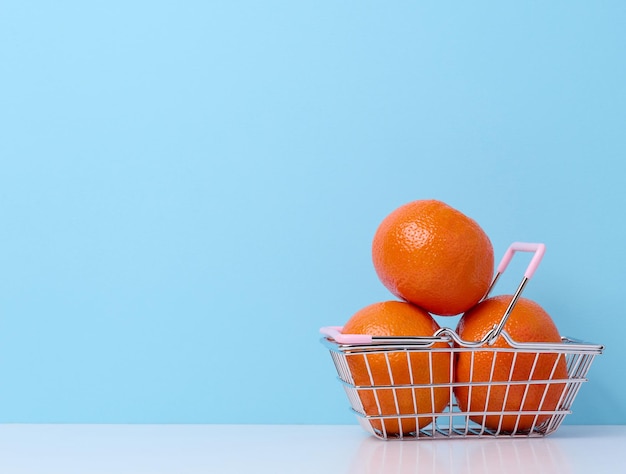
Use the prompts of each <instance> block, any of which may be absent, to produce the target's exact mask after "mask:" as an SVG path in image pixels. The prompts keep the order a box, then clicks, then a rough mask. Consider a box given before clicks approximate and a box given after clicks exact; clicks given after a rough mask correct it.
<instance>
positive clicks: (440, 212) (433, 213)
mask: <svg viewBox="0 0 626 474" xmlns="http://www.w3.org/2000/svg"><path fill="white" fill-rule="evenodd" d="M372 259H373V263H374V268H375V270H376V273H377V275H378V277H379V279H380V280H381V282H382V283H383V285H384V286H385V287H386V288H387V289H388V290H389V291H390V292H391V293H392V294H393V295H395V296H396V297H398V298H399V299H400V300H401V301H395V300H394V301H385V302H381V303H375V304H372V305H369V306H367V307H365V308H363V309H361V310H360V311H358V312H356V313H355V314H354V315H353V316H352V317H351V318H350V320H349V321H348V322H347V323H346V324H345V325H344V327H343V332H344V333H345V334H369V335H373V336H432V335H433V334H434V333H435V332H436V331H437V330H439V325H438V324H437V322H436V321H435V319H434V318H433V315H436V316H456V315H461V314H463V313H464V314H463V315H462V317H461V319H460V321H459V323H458V326H457V333H458V334H459V335H460V336H461V338H462V339H463V340H466V341H479V340H481V339H483V337H484V336H485V335H486V334H487V332H488V331H489V330H491V329H492V328H493V327H494V324H497V323H498V322H499V321H500V319H501V317H502V315H503V313H504V310H505V309H506V307H507V305H508V301H510V298H511V296H501V297H494V298H488V299H485V300H483V298H484V297H485V295H486V292H487V291H488V288H489V285H490V282H491V279H492V277H493V271H494V254H493V246H492V244H491V241H490V239H489V237H488V236H487V234H486V233H485V232H484V230H483V229H482V228H481V227H480V226H479V225H478V224H477V223H476V222H475V221H474V220H473V219H471V218H470V217H468V216H466V215H464V214H463V213H461V212H460V211H458V210H456V209H454V208H453V207H451V206H449V205H447V204H445V203H443V202H441V201H437V200H418V201H413V202H410V203H408V204H405V205H403V206H401V207H399V208H398V209H396V210H394V211H393V212H392V213H391V214H389V215H388V216H387V217H386V218H385V219H384V220H383V221H382V222H381V224H380V226H379V227H378V229H377V230H376V233H375V235H374V239H373V244H372ZM504 330H505V331H506V332H507V333H508V334H509V335H510V336H511V337H512V338H513V339H514V340H516V341H517V342H560V336H559V333H558V331H557V329H556V326H555V325H554V323H553V321H552V319H551V318H550V316H549V315H548V314H547V313H546V312H545V311H544V310H543V309H542V308H541V307H540V306H539V305H537V304H536V303H534V302H532V301H530V300H528V299H524V298H521V299H520V300H518V302H517V304H516V306H515V308H514V310H513V312H512V313H511V315H510V317H509V319H508V320H507V323H506V325H505V327H504ZM494 346H495V347H506V346H507V343H506V341H504V339H503V338H502V336H499V338H498V339H497V340H496V342H495V344H494ZM440 347H449V346H448V345H447V344H446V343H438V344H436V345H435V346H434V348H435V349H437V348H440ZM366 357H367V361H366V359H365V357H349V358H348V365H349V368H350V371H351V373H352V376H353V379H354V383H355V385H358V386H372V387H376V386H389V385H394V384H395V385H398V384H400V385H408V384H410V385H415V384H443V386H442V387H441V388H438V389H435V390H433V391H432V392H431V391H430V389H428V388H399V389H395V390H392V389H389V388H386V389H378V390H376V391H375V392H374V391H373V390H362V391H360V392H359V397H360V400H361V403H362V405H363V409H364V411H365V414H366V415H376V416H381V415H382V416H384V415H396V416H397V418H389V419H386V420H385V421H384V424H383V423H381V421H380V420H379V419H373V421H372V426H373V427H374V428H375V429H378V430H384V431H385V432H386V433H387V434H388V435H394V434H408V433H410V432H414V431H415V430H416V429H419V428H422V427H424V426H426V425H428V424H429V423H431V422H432V421H433V419H434V416H435V415H436V414H437V413H440V412H441V411H443V410H444V409H445V407H446V406H448V405H449V404H450V402H451V400H450V389H449V386H450V385H448V387H446V386H445V384H450V383H451V382H457V384H455V388H454V395H455V398H456V399H457V403H458V405H459V408H460V409H461V410H462V411H470V412H482V411H516V410H517V411H519V410H520V409H523V410H554V409H555V408H556V405H557V404H558V401H559V399H560V397H561V393H562V391H563V386H562V385H560V384H550V386H549V387H546V385H543V386H542V385H532V386H531V385H528V387H530V388H529V389H526V385H524V384H512V385H510V387H509V388H508V389H507V388H506V384H501V385H499V384H497V383H496V384H495V386H496V388H493V387H492V389H491V390H487V388H486V386H484V385H482V386H481V385H477V386H472V387H471V389H470V384H471V383H473V382H486V381H491V382H498V381H502V382H506V381H511V380H512V381H524V380H529V379H536V380H548V379H551V378H554V379H563V378H566V375H567V370H566V367H565V362H564V360H562V359H561V360H560V361H558V363H557V365H556V368H555V369H554V370H553V367H554V365H555V364H554V363H555V359H554V357H556V356H550V355H545V354H544V355H541V357H538V358H537V360H536V361H535V356H534V355H533V354H524V355H522V356H521V357H520V355H518V356H517V358H516V360H515V361H514V360H513V355H512V353H508V354H507V353H504V352H502V353H499V355H498V356H497V357H498V359H497V364H494V363H493V357H494V355H493V352H492V351H480V350H478V351H472V352H459V353H458V354H457V357H455V358H453V357H452V351H449V352H448V351H423V352H422V353H418V352H411V353H409V352H406V353H391V354H390V355H389V356H388V357H387V358H386V357H385V355H383V354H369V355H367V356H366ZM513 362H515V366H514V370H512V369H513ZM494 365H495V366H496V367H497V368H496V369H495V370H493V369H492V366H494ZM462 384H466V385H462ZM431 394H432V395H431ZM535 418H536V417H534V416H532V415H529V416H527V417H517V416H511V417H507V416H495V415H494V416H472V419H473V420H474V421H477V422H478V423H481V424H483V425H484V426H486V427H488V428H492V429H494V430H500V431H512V430H524V429H528V428H529V427H530V426H532V425H533V423H540V422H541V421H542V418H541V417H537V419H535ZM416 420H417V421H416Z"/></svg>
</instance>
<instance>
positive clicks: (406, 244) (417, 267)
mask: <svg viewBox="0 0 626 474" xmlns="http://www.w3.org/2000/svg"><path fill="white" fill-rule="evenodd" d="M372 259H373V262H374V268H375V270H376V273H377V274H378V277H379V278H380V280H381V282H382V283H383V285H385V287H387V289H388V290H389V291H391V293H393V294H394V295H396V296H397V297H399V298H402V299H404V300H406V301H408V302H410V303H414V304H416V305H417V306H419V307H421V308H424V309H425V310H426V311H429V312H430V313H433V314H436V315H440V316H453V315H456V314H461V313H462V312H464V311H466V310H468V309H469V308H471V307H472V306H474V305H475V304H476V303H478V301H480V299H481V298H482V297H483V296H484V295H485V293H486V292H487V289H488V287H489V284H490V282H491V278H492V277H493V268H494V260H493V246H492V245H491V241H490V240H489V237H487V234H486V233H485V232H484V231H483V229H482V228H481V227H480V226H479V225H478V224H477V223H476V222H475V221H474V220H473V219H471V218H469V217H467V216H466V215H465V214H463V213H461V212H460V211H458V210H456V209H454V208H453V207H450V206H449V205H447V204H445V203H443V202H441V201H436V200H419V201H413V202H410V203H408V204H405V205H403V206H401V207H399V208H398V209H396V210H394V211H393V212H392V213H391V214H389V215H388V216H387V217H385V219H383V221H382V222H381V223H380V225H379V227H378V229H377V230H376V233H375V235H374V240H373V243H372Z"/></svg>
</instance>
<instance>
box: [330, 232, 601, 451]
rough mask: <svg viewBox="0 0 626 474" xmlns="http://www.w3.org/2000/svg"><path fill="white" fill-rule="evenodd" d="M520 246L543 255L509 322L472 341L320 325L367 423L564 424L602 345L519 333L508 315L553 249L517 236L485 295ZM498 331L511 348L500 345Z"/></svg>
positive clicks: (452, 434)
mask: <svg viewBox="0 0 626 474" xmlns="http://www.w3.org/2000/svg"><path fill="white" fill-rule="evenodd" d="M516 251H533V252H535V255H534V257H533V260H532V261H531V263H530V265H529V267H528V269H527V270H526V273H525V274H524V278H523V279H522V282H521V283H520V285H519V287H518V289H517V291H516V292H515V294H514V295H513V298H512V299H511V302H510V304H509V307H508V308H507V309H506V311H505V313H504V315H503V317H502V320H501V322H500V323H499V324H498V325H497V326H495V327H494V328H493V329H492V330H491V331H490V332H489V333H488V334H487V335H485V337H484V338H483V339H482V340H480V341H464V340H462V339H461V338H460V337H459V335H458V334H457V333H456V332H455V331H453V330H452V329H449V328H442V329H441V330H439V331H437V333H435V334H434V335H432V336H429V337H399V336H395V337H393V336H371V335H355V334H343V333H342V332H341V330H342V328H341V327H338V326H327V327H323V328H322V329H321V330H320V331H321V332H322V334H324V337H323V338H322V339H321V342H322V344H324V345H325V346H326V347H327V348H328V350H329V351H330V355H331V357H332V360H333V362H334V365H335V368H336V370H337V374H338V379H339V381H340V382H341V384H342V386H343V388H344V390H345V393H346V395H347V398H348V400H349V403H350V406H351V409H352V411H353V412H354V414H355V415H356V416H357V419H358V420H359V423H360V424H361V426H362V427H363V428H364V429H365V430H367V431H368V432H370V433H371V434H373V435H374V436H376V437H378V438H381V439H447V438H467V437H504V436H507V437H542V436H546V435H548V434H550V433H553V432H554V431H556V430H557V429H558V428H559V426H560V425H561V423H562V422H563V420H564V418H565V416H567V415H568V414H570V413H571V407H572V403H573V402H574V399H575V397H576V395H577V394H578V391H579V389H580V387H581V385H582V384H583V383H584V382H586V381H587V378H586V376H587V372H588V371H589V368H590V366H591V364H592V362H593V360H594V358H595V357H596V356H597V355H599V354H601V353H602V351H603V346H601V345H597V344H591V343H585V342H582V341H579V340H575V339H571V338H565V337H564V338H562V340H561V342H556V343H521V342H516V341H514V340H513V339H511V337H510V336H509V335H508V334H507V332H506V331H505V330H504V326H505V323H506V321H507V319H508V317H509V315H510V313H511V311H512V310H513V308H514V306H515V304H516V302H517V301H518V299H519V297H520V295H521V293H522V291H523V289H524V286H525V285H526V283H527V281H528V280H529V279H530V278H531V276H532V274H533V273H534V271H535V269H536V267H537V265H538V264H539V262H540V260H541V258H542V256H543V252H544V251H545V247H544V246H543V244H526V243H519V242H516V243H513V244H512V245H511V246H510V247H509V249H508V250H507V253H506V254H505V256H504V258H503V259H502V261H501V262H500V265H499V266H498V269H497V272H496V275H495V277H494V279H493V281H492V284H491V287H490V289H489V291H488V293H487V294H489V292H490V291H491V289H492V288H493V286H494V284H495V282H496V281H497V280H498V277H499V276H500V274H501V273H502V272H503V271H504V269H505V268H506V266H507V265H508V263H509V261H510V259H511V257H512V255H513V253H514V252H516ZM498 337H502V338H504V340H505V341H506V344H504V346H505V347H500V346H501V345H499V346H498V347H496V346H494V345H492V344H493V342H495V340H496V339H497V338H498ZM476 367H481V370H480V374H481V375H480V376H479V375H478V371H475V368H476ZM461 371H463V373H464V374H465V376H464V377H463V378H462V380H461V377H458V374H459V373H461ZM485 374H487V375H485Z"/></svg>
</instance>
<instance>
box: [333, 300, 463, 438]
mask: <svg viewBox="0 0 626 474" xmlns="http://www.w3.org/2000/svg"><path fill="white" fill-rule="evenodd" d="M438 329H439V325H438V324H437V322H436V321H435V320H434V319H433V317H432V316H431V315H430V314H428V313H427V312H426V311H424V310H423V309H421V308H418V307H417V306H414V305H412V304H409V303H406V302H403V301H385V302H381V303H374V304H372V305H369V306H366V307H365V308H363V309H361V310H359V311H357V312H356V313H355V314H354V315H353V316H352V317H351V318H350V320H349V321H348V322H347V323H346V324H345V326H344V327H343V333H344V334H369V335H373V336H432V335H433V334H434V333H435V332H436V331H437V330H438ZM432 347H433V349H438V348H449V346H448V344H447V343H444V342H442V343H436V344H434V345H433V346H432ZM348 367H349V369H350V372H351V374H352V377H353V381H354V384H355V385H357V386H369V387H376V386H388V385H392V384H395V385H397V384H433V383H441V384H443V383H450V382H451V381H452V376H451V373H452V360H451V352H450V351H442V352H438V351H437V350H432V349H425V350H423V351H395V352H386V353H377V354H363V353H356V354H352V355H349V356H348ZM431 368H432V370H431ZM359 398H360V400H361V403H362V405H363V409H364V411H365V414H366V415H370V416H377V415H411V414H415V415H416V416H415V417H407V418H392V419H386V420H384V426H383V423H381V420H380V419H372V420H371V425H372V427H373V428H374V429H375V430H379V431H381V432H384V433H386V434H387V435H399V434H402V435H407V434H409V433H411V432H415V431H416V430H417V427H418V426H419V428H422V427H424V426H426V425H428V424H429V423H431V422H432V421H433V415H432V414H434V413H439V412H441V411H443V409H444V408H445V407H446V406H447V405H448V403H449V402H450V389H449V388H447V387H439V388H435V389H433V390H432V391H431V389H430V388H427V387H421V388H375V389H371V390H370V389H362V390H359ZM418 414H422V415H424V416H417V415H418ZM416 419H418V421H417V423H416Z"/></svg>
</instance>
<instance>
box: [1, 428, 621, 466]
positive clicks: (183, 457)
mask: <svg viewBox="0 0 626 474" xmlns="http://www.w3.org/2000/svg"><path fill="white" fill-rule="evenodd" d="M0 472H1V473H6V474H22V473H37V474H44V473H63V474H71V473H81V474H85V473H108V474H114V473H115V474H126V473H129V474H130V473H133V474H140V473H177V474H195V473H231V472H232V473H244V472H252V473H294V474H300V473H360V474H362V473H392V474H401V473H414V474H415V473H419V474H430V473H454V474H456V473H507V474H509V473H512V474H516V473H526V472H529V473H534V474H538V473H550V474H558V473H583V472H584V473H589V472H592V473H605V472H606V473H617V472H626V426H567V425H564V426H561V427H560V428H559V430H558V431H557V432H556V433H553V434H552V435H549V436H547V437H545V438H533V439H493V438H492V439H462V440H436V441H430V440H422V441H415V440H413V441H381V440H378V439H376V438H374V437H372V436H370V435H369V434H367V433H366V432H365V431H364V430H363V429H362V428H361V427H360V426H358V425H339V426H330V425H63V424H59V425H28V424H7V425H0Z"/></svg>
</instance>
